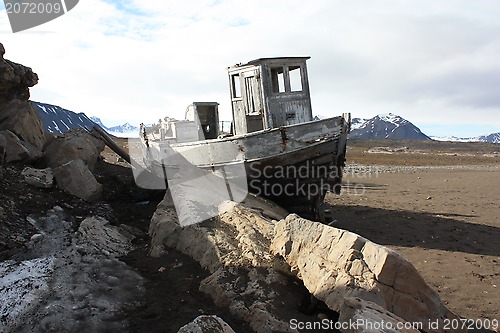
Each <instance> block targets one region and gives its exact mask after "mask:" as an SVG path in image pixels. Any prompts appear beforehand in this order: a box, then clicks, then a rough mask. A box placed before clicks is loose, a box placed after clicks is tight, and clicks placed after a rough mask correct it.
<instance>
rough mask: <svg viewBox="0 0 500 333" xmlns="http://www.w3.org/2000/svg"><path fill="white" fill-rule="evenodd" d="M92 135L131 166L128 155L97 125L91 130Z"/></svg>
mask: <svg viewBox="0 0 500 333" xmlns="http://www.w3.org/2000/svg"><path fill="white" fill-rule="evenodd" d="M90 133H91V134H92V135H94V136H95V137H97V138H98V139H101V140H103V141H104V142H105V143H106V145H107V146H108V147H109V148H111V150H112V151H114V152H115V153H117V154H118V155H119V156H120V157H121V158H123V159H124V160H125V161H127V163H128V164H131V162H130V155H129V154H128V153H127V152H125V150H123V149H122V148H120V147H119V146H118V145H117V144H116V143H115V142H114V141H113V139H111V137H110V136H109V134H108V133H106V131H105V130H104V129H103V128H102V127H101V126H99V125H97V124H95V125H94V127H93V128H92V130H91V131H90Z"/></svg>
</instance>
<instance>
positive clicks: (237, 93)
mask: <svg viewBox="0 0 500 333" xmlns="http://www.w3.org/2000/svg"><path fill="white" fill-rule="evenodd" d="M231 88H232V89H233V98H241V82H240V75H239V74H235V75H231Z"/></svg>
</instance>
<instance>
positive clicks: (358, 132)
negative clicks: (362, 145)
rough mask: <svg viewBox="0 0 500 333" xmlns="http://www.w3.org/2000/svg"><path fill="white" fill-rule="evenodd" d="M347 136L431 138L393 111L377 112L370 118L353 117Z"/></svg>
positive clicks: (363, 137) (354, 137)
mask: <svg viewBox="0 0 500 333" xmlns="http://www.w3.org/2000/svg"><path fill="white" fill-rule="evenodd" d="M349 138H350V139H396V140H432V139H431V138H430V137H429V136H427V135H425V134H424V133H423V132H422V131H421V130H420V129H419V128H418V127H417V126H415V125H413V124H412V123H411V122H410V121H408V120H406V119H404V118H402V117H400V116H398V115H395V114H393V113H383V114H378V115H376V116H375V117H373V118H370V119H363V118H353V119H352V120H351V133H350V135H349Z"/></svg>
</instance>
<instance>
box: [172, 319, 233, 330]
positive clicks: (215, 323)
mask: <svg viewBox="0 0 500 333" xmlns="http://www.w3.org/2000/svg"><path fill="white" fill-rule="evenodd" d="M194 332H200V333H202V332H210V333H235V332H234V330H233V329H232V328H231V326H229V325H228V324H227V323H226V322H225V321H224V320H222V319H221V318H219V317H217V316H198V317H196V319H195V320H193V321H192V322H190V323H189V324H186V325H184V326H182V327H181V328H180V329H179V330H178V331H177V333H194Z"/></svg>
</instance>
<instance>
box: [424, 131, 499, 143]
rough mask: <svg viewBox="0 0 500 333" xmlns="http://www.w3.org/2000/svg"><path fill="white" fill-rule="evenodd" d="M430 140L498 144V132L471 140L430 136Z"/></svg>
mask: <svg viewBox="0 0 500 333" xmlns="http://www.w3.org/2000/svg"><path fill="white" fill-rule="evenodd" d="M431 138H432V140H436V141H451V142H488V143H500V132H498V133H492V134H488V135H481V136H475V137H471V138H458V137H456V136H431Z"/></svg>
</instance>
